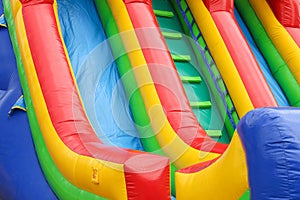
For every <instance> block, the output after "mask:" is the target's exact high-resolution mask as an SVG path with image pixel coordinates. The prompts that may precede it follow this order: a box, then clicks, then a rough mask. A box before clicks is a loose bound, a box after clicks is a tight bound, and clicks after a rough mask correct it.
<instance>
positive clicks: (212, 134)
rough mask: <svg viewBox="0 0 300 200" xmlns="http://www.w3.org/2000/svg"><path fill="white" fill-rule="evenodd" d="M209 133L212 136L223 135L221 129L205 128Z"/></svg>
mask: <svg viewBox="0 0 300 200" xmlns="http://www.w3.org/2000/svg"><path fill="white" fill-rule="evenodd" d="M205 131H206V133H207V135H209V136H210V137H214V138H216V137H222V131H221V130H205Z"/></svg>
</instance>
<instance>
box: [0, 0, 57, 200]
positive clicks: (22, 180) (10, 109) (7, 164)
mask: <svg viewBox="0 0 300 200" xmlns="http://www.w3.org/2000/svg"><path fill="white" fill-rule="evenodd" d="M3 11H4V10H3V4H2V0H1V1H0V16H1V17H0V43H1V45H0V60H1V67H0V121H1V123H0V130H1V134H0V135H1V137H0V152H1V153H0V180H1V181H0V199H7V200H10V199H24V200H31V199H49V200H50V199H53V200H54V199H57V197H56V195H55V194H54V193H53V191H52V190H51V188H50V186H49V185H48V183H47V180H46V178H45V177H44V175H43V172H42V170H41V167H40V164H39V160H38V158H37V156H36V152H35V148H34V147H35V145H34V143H33V142H32V135H31V131H30V127H29V123H28V118H27V115H26V112H24V110H23V109H24V108H23V107H20V108H17V106H14V105H15V103H16V102H17V100H18V99H20V100H21V101H22V100H23V94H22V89H21V85H20V80H19V75H18V71H17V65H16V59H15V55H14V52H13V48H12V44H11V40H10V36H9V33H8V29H7V24H6V22H5V15H4V12H3Z"/></svg>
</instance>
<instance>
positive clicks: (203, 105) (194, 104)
mask: <svg viewBox="0 0 300 200" xmlns="http://www.w3.org/2000/svg"><path fill="white" fill-rule="evenodd" d="M190 105H191V107H192V108H202V109H206V108H211V102H210V101H196V102H195V101H191V102H190Z"/></svg>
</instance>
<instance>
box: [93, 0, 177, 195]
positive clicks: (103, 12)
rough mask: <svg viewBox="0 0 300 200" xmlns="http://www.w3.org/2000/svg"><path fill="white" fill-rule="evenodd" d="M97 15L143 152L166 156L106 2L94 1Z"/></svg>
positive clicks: (174, 169) (173, 184) (173, 183)
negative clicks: (118, 74) (153, 127)
mask: <svg viewBox="0 0 300 200" xmlns="http://www.w3.org/2000/svg"><path fill="white" fill-rule="evenodd" d="M95 4H96V7H97V10H98V14H99V16H100V19H101V21H102V25H103V28H104V30H105V32H106V34H107V37H108V39H109V42H110V45H111V49H112V52H113V55H114V56H115V58H116V63H117V66H118V71H119V73H120V76H121V79H122V82H123V85H124V88H125V92H126V95H127V97H128V99H129V105H130V108H131V111H132V115H133V118H134V121H135V123H136V127H137V129H138V131H139V134H140V138H141V141H142V144H143V147H144V149H145V151H147V152H151V153H155V154H159V155H162V156H166V155H165V154H164V152H163V151H162V150H161V147H160V146H159V143H158V141H157V139H156V138H155V134H154V132H153V130H152V128H151V125H150V120H149V117H148V114H147V112H146V109H145V105H144V102H143V99H142V96H141V93H140V91H139V88H138V86H137V83H136V81H135V77H134V74H133V71H132V67H131V64H130V61H129V58H128V56H127V54H126V51H125V48H124V46H123V43H122V39H121V37H120V33H119V30H118V27H117V24H116V22H115V20H114V17H113V15H112V12H111V9H110V7H109V5H108V2H107V1H106V0H95ZM176 170H177V168H176V167H175V166H174V165H173V164H171V189H172V194H173V195H175V181H174V179H175V171H176Z"/></svg>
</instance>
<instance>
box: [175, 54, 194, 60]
mask: <svg viewBox="0 0 300 200" xmlns="http://www.w3.org/2000/svg"><path fill="white" fill-rule="evenodd" d="M171 56H172V59H173V60H174V61H175V62H190V61H191V56H190V55H177V54H171Z"/></svg>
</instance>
